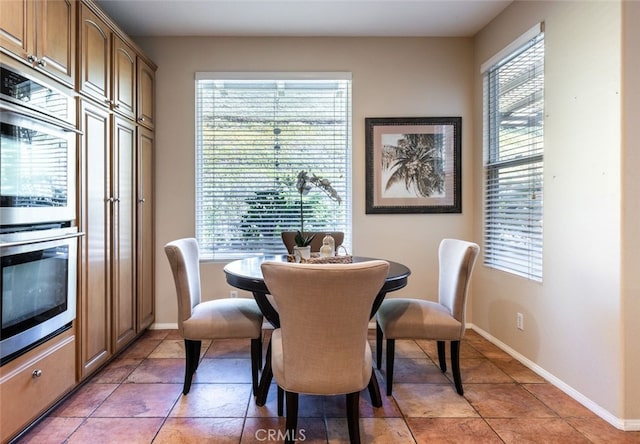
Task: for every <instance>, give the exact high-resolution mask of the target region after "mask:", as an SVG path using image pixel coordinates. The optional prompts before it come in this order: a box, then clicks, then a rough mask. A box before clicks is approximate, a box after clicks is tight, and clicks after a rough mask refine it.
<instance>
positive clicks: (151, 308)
mask: <svg viewBox="0 0 640 444" xmlns="http://www.w3.org/2000/svg"><path fill="white" fill-rule="evenodd" d="M153 154H154V134H153V132H152V131H150V130H149V129H147V128H144V127H141V126H139V127H138V144H137V161H138V164H137V188H138V195H137V199H138V212H137V221H136V223H137V225H136V229H137V233H136V239H137V242H138V246H137V248H136V252H137V255H138V256H137V267H136V272H137V273H136V275H137V278H138V326H137V331H138V332H141V331H143V330H144V329H146V328H147V327H149V326H150V325H151V324H152V323H153V321H154V319H155V291H154V273H153V270H154V239H155V230H154V223H153V210H154V197H153V189H154V187H153V158H154V155H153Z"/></svg>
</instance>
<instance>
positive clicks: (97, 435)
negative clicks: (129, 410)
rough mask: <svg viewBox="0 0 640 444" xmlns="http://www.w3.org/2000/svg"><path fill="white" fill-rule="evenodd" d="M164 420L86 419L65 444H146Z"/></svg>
mask: <svg viewBox="0 0 640 444" xmlns="http://www.w3.org/2000/svg"><path fill="white" fill-rule="evenodd" d="M163 421H164V418H87V420H86V421H85V422H84V423H82V425H80V427H78V429H77V430H76V431H75V432H74V433H73V435H71V437H70V438H69V440H68V441H67V444H87V443H91V444H113V443H127V444H148V443H150V442H151V441H152V440H153V437H154V436H155V435H156V433H157V432H158V430H159V429H160V426H161V425H162V422H163Z"/></svg>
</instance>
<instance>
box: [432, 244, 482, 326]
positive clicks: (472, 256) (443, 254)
mask: <svg viewBox="0 0 640 444" xmlns="http://www.w3.org/2000/svg"><path fill="white" fill-rule="evenodd" d="M479 252H480V247H479V246H478V245H477V244H474V243H473V242H466V241H463V240H459V239H443V240H442V241H441V242H440V248H439V250H438V261H439V268H440V270H439V278H438V302H440V304H441V305H443V306H444V307H446V308H447V309H448V310H449V312H450V313H451V315H452V316H453V317H454V318H456V319H457V320H458V321H460V322H461V323H462V326H463V327H462V328H464V325H465V312H466V304H467V291H468V288H469V281H470V279H471V272H472V271H473V267H474V265H475V263H476V259H477V257H478V253H479Z"/></svg>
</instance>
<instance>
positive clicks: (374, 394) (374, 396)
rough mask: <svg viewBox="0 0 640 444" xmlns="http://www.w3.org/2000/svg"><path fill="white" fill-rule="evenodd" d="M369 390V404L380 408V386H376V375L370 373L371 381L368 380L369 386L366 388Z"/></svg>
mask: <svg viewBox="0 0 640 444" xmlns="http://www.w3.org/2000/svg"><path fill="white" fill-rule="evenodd" d="M367 388H368V389H369V396H370V397H371V404H373V406H374V407H382V396H380V386H379V385H378V378H376V373H375V372H374V371H373V370H372V371H371V379H369V385H368V386H367Z"/></svg>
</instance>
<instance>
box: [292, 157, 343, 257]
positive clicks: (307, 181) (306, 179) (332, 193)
mask: <svg viewBox="0 0 640 444" xmlns="http://www.w3.org/2000/svg"><path fill="white" fill-rule="evenodd" d="M314 187H315V188H319V189H320V190H321V191H323V192H324V193H325V194H326V195H327V196H329V198H330V199H331V200H334V201H336V202H338V203H340V202H341V199H340V196H339V195H338V193H337V192H336V190H335V189H334V188H333V187H332V186H331V182H330V181H329V180H328V179H324V178H322V177H320V176H316V175H315V174H313V173H307V171H304V170H302V171H300V172H299V173H298V176H297V180H296V190H297V191H298V193H299V194H300V229H299V230H298V231H297V233H296V236H295V243H296V245H295V247H294V254H295V253H296V250H297V251H298V254H299V255H300V257H302V258H304V259H308V258H309V257H310V256H311V247H310V244H311V241H312V240H313V238H314V237H315V234H309V235H307V234H305V232H304V206H303V202H302V199H303V197H304V196H306V195H307V194H309V191H311V190H312V189H313V188H314Z"/></svg>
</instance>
